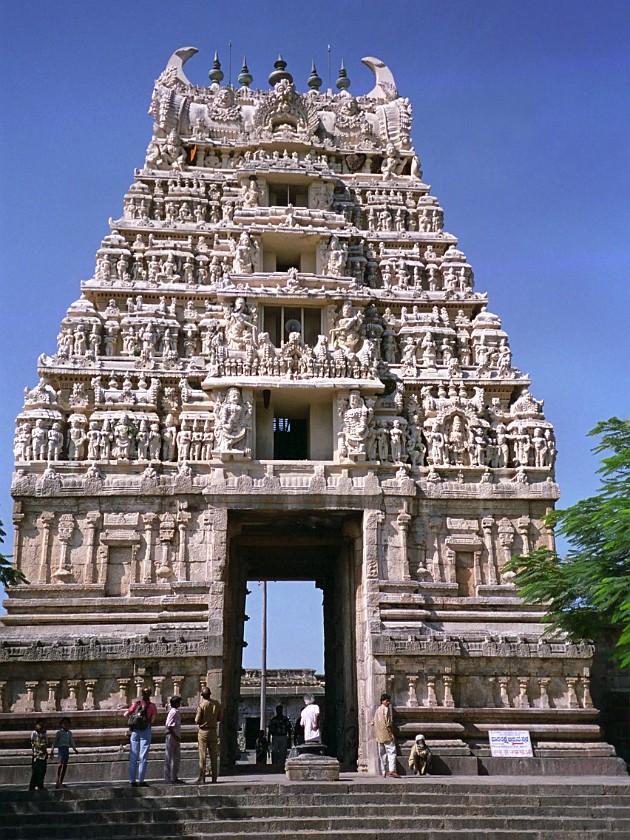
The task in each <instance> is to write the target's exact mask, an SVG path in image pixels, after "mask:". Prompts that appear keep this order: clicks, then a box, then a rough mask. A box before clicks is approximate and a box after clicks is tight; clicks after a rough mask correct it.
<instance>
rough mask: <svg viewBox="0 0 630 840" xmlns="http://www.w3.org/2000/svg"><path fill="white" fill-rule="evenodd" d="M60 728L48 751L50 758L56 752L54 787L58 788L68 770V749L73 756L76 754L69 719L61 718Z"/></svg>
mask: <svg viewBox="0 0 630 840" xmlns="http://www.w3.org/2000/svg"><path fill="white" fill-rule="evenodd" d="M60 725H61V728H60V729H59V730H58V731H57V734H56V735H55V740H54V741H53V745H52V749H51V751H50V757H51V758H52V757H53V753H54V752H55V749H56V750H57V758H58V762H59V763H58V764H57V782H56V784H55V787H57V788H60V787H61V786H62V785H63V780H64V778H65V775H66V770H67V769H68V759H69V758H70V747H72V749H73V750H74V752H75V755H76V754H78V752H79V751H78V750H77V748H76V745H75V743H74V738H73V737H72V732H70V718H69V717H64V718H61V724H60Z"/></svg>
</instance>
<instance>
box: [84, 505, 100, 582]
mask: <svg viewBox="0 0 630 840" xmlns="http://www.w3.org/2000/svg"><path fill="white" fill-rule="evenodd" d="M86 520H87V522H86V527H87V537H86V547H85V582H86V583H98V582H99V577H98V563H97V559H96V558H97V554H96V529H97V528H98V526H99V525H100V523H101V514H100V513H98V511H90V512H89V513H88V514H87V517H86Z"/></svg>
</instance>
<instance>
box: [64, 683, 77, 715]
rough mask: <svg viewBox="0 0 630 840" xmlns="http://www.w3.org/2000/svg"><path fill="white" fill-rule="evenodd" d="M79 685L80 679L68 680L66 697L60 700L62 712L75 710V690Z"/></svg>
mask: <svg viewBox="0 0 630 840" xmlns="http://www.w3.org/2000/svg"><path fill="white" fill-rule="evenodd" d="M80 685H81V680H68V697H67V698H66V699H65V700H62V702H61V707H62V709H63V710H64V712H76V710H77V709H78V708H79V706H78V704H77V691H78V690H79V686H80Z"/></svg>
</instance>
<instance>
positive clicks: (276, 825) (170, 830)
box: [2, 815, 630, 840]
mask: <svg viewBox="0 0 630 840" xmlns="http://www.w3.org/2000/svg"><path fill="white" fill-rule="evenodd" d="M155 816H158V817H160V815H155ZM533 819H534V818H533V817H532V816H528V817H527V818H518V817H492V816H485V817H483V818H467V817H462V818H451V817H439V818H436V817H432V816H426V815H417V816H414V817H408V818H404V819H403V818H395V819H388V818H385V817H383V818H374V817H363V818H362V817H354V818H347V817H340V816H335V817H332V818H327V819H321V818H304V819H301V820H291V819H288V818H287V817H280V818H278V819H267V818H263V819H260V820H214V819H205V820H202V821H199V820H195V821H190V820H188V819H187V817H184V819H183V820H181V821H177V820H172V821H166V820H163V819H161V818H158V819H156V820H148V819H146V818H145V819H143V820H139V821H138V822H137V823H130V822H128V821H122V822H121V823H118V824H112V823H110V822H106V821H103V823H102V824H101V825H100V826H93V828H92V830H91V831H90V836H91V837H92V838H111V839H112V840H117V839H118V838H120V840H122V839H123V838H131V837H133V838H147V837H156V836H159V837H164V834H172V835H174V836H178V835H179V836H181V837H192V836H194V837H199V838H207V837H217V836H226V837H235V838H240V840H243V837H244V836H250V835H251V836H257V837H274V838H275V837H279V836H283V835H284V836H287V837H288V836H303V837H313V836H315V835H321V836H323V834H324V833H325V834H326V835H327V836H328V837H331V836H332V835H333V834H335V835H337V836H339V837H344V836H348V835H349V834H350V833H351V832H352V833H354V834H356V835H358V836H362V837H365V838H368V837H376V836H381V835H386V836H387V837H388V838H390V837H392V836H395V835H400V836H401V837H403V836H405V837H408V836H411V834H412V833H414V834H415V833H416V832H417V831H418V829H419V825H418V824H419V823H421V827H422V833H421V834H419V835H418V836H425V837H426V834H427V832H432V831H442V832H443V831H447V832H451V833H456V832H461V831H463V830H465V831H467V832H476V833H477V836H478V835H479V834H480V833H482V834H483V835H484V836H488V834H489V833H491V832H505V833H506V836H507V835H508V834H509V835H510V836H512V837H514V836H515V835H516V834H518V833H520V832H529V831H531V829H532V825H535V826H536V828H537V830H538V831H542V830H543V829H544V831H545V832H546V836H547V837H550V836H551V835H552V834H557V835H558V836H560V837H566V836H567V834H568V833H569V832H570V833H574V834H576V835H577V834H578V833H582V834H583V835H586V834H587V833H588V834H589V835H590V834H592V833H593V832H600V833H602V836H608V837H610V836H612V835H613V834H619V835H620V836H623V835H624V834H625V836H628V832H630V820H616V819H585V818H578V819H572V818H569V817H566V816H557V817H549V816H547V817H544V816H541V817H538V818H535V821H534V822H532V820H533ZM76 830H77V826H76V825H75V824H74V821H73V820H72V819H71V818H70V819H68V820H67V822H66V824H64V825H62V826H50V825H48V824H45V825H43V824H42V822H41V820H40V821H35V822H29V823H25V824H22V825H20V826H15V827H7V828H6V829H4V830H3V834H2V836H3V838H4V840H31V838H41V837H43V836H45V837H46V838H51V840H70V838H76Z"/></svg>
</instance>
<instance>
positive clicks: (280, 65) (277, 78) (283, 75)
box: [269, 55, 293, 87]
mask: <svg viewBox="0 0 630 840" xmlns="http://www.w3.org/2000/svg"><path fill="white" fill-rule="evenodd" d="M273 66H274V67H275V68H276V69H275V70H272V72H271V73H270V74H269V84H270V85H271V86H272V87H275V86H276V85H277V84H278V82H281V81H282V80H283V79H286V80H287V82H289V83H292V82H293V76H292V75H291V74H290V73H287V72H286V70H285V67H286V66H287V63H286V61H285V60H284V59H283V58H282V56H281V55H279V56H278V60H277V61H276V62H275V63H274V65H273Z"/></svg>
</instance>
